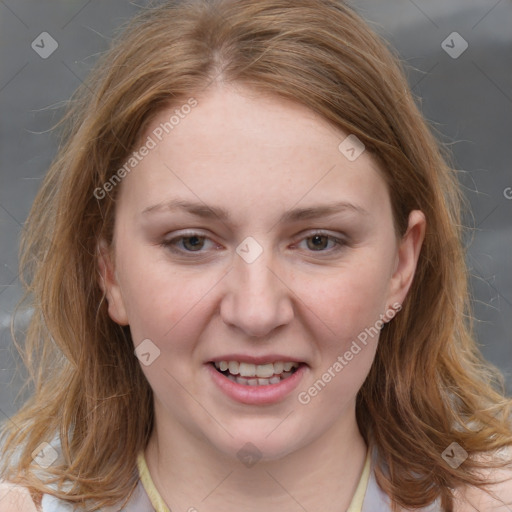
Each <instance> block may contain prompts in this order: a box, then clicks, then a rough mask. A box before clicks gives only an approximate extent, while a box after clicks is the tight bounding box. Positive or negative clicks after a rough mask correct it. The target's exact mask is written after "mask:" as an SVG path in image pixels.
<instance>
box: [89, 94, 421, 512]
mask: <svg viewBox="0 0 512 512" xmlns="http://www.w3.org/2000/svg"><path fill="white" fill-rule="evenodd" d="M196 98H197V100H198V105H197V106H196V107H195V108H194V109H193V110H192V111H191V112H190V113H189V114H188V115H187V116H186V117H185V118H184V119H182V120H181V121H180V124H179V125H177V126H175V127H174V129H173V131H172V132H170V133H169V134H168V135H166V136H165V137H164V138H163V140H162V141H161V142H159V143H158V144H157V146H156V147H155V148H154V149H152V150H151V151H150V152H149V154H148V155H147V156H146V157H144V159H143V160H142V161H141V162H140V163H139V164H138V165H137V167H136V169H134V170H133V171H132V172H131V173H130V174H128V175H127V176H126V178H125V179H124V180H123V182H122V184H121V185H119V186H120V187H121V189H120V190H119V191H118V192H119V199H118V202H117V205H116V223H115V230H114V244H113V247H112V248H110V249H111V251H109V248H108V247H107V245H106V243H105V242H104V241H101V243H100V244H99V254H100V257H99V265H100V270H101V279H100V285H101V286H102V288H103V290H104V291H105V292H106V295H107V300H108V304H109V315H110V317H111V318H112V320H114V321H115V322H117V323H118V324H120V325H129V326H130V330H131V333H132V337H133V340H134V345H135V346H138V345H139V344H140V343H141V342H142V341H143V340H145V339H150V340H151V342H152V343H154V345H156V346H157V347H158V349H159V350H160V355H159V357H157V358H156V359H155V360H154V361H153V362H152V363H151V364H150V365H149V366H144V365H143V366H142V369H143V371H144V373H145V375H146V377H147V379H148V381H149V383H150V385H151V387H152V389H153V391H154V400H155V418H156V427H155V430H154V432H153V434H152V436H151V440H150V442H149V445H148V448H147V450H146V452H145V455H146V460H147V463H148V467H149V470H150V473H151V476H152V478H153V480H154V482H155V485H156V487H157V489H158V491H159V492H160V494H161V496H162V497H163V499H164V500H165V501H166V503H167V505H168V506H169V507H171V508H172V510H189V509H190V507H195V508H197V510H200V511H201V512H205V511H214V510H220V509H221V507H222V510H224V511H225V512H231V511H235V510H237V511H238V510H240V509H243V510H247V511H256V510H258V511H259V510H267V511H298V510H303V509H306V510H308V511H310V512H312V511H320V510H322V511H332V512H334V511H336V512H339V510H345V509H346V508H347V507H348V506H349V504H350V501H351V499H352V496H353V494H354V492H355V489H356V486H357V483H358V481H359V478H360V474H361V471H362V468H363V464H364V459H365V456H366V450H367V447H366V444H365V442H364V440H363V438H362V437H361V434H360V432H359V430H358V427H357V423H356V418H355V398H356V394H357V392H358V390H359V389H360V387H361V386H362V384H363V382H364V380H365V378H366V376H367V374H368V372H369V370H370V367H371V364H372V361H373V359H374V355H375V350H376V347H377V341H378V336H375V337H374V338H370V341H369V342H368V344H367V345H366V346H365V347H364V348H363V349H362V350H361V351H360V352H359V353H358V354H357V355H356V356H354V358H353V359H352V360H351V361H350V362H349V364H347V365H346V366H345V367H344V368H343V370H342V371H341V372H338V373H336V376H335V377H334V378H332V380H331V381H330V382H329V383H328V384H327V385H326V386H325V387H324V388H323V390H322V391H321V392H320V393H319V394H318V395H317V396H316V397H314V398H313V399H312V400H311V401H310V403H308V404H306V405H304V404H301V403H299V401H298V400H297V394H298V392H300V391H304V390H307V389H308V388H309V387H310V386H312V384H313V383H314V382H315V381H317V380H318V379H319V378H320V377H321V376H322V374H323V373H324V372H326V371H327V369H328V368H329V367H332V365H333V363H334V362H335V361H336V360H337V358H338V356H340V355H343V354H344V353H345V352H346V351H347V350H348V349H349V347H350V346H351V343H352V341H353V340H355V339H356V338H357V336H358V334H360V333H361V332H362V331H364V329H365V328H369V327H371V326H373V325H375V323H376V321H377V320H379V318H380V315H382V314H384V313H385V312H386V310H388V309H389V307H390V306H391V305H393V304H397V303H398V304H401V303H402V302H403V300H404V298H405V296H406V294H407V292H408V290H409V287H410V285H411V282H412V278H413V276H414V271H415V268H416V264H417V260H418V255H419V251H420V248H421V244H422V241H423V238H424V233H425V218H424V215H423V214H422V213H421V212H419V211H413V212H411V214H410V217H409V227H408V230H407V232H406V234H405V235H404V237H403V238H399V237H397V235H396V233H395V231H394V227H393V217H392V211H391V204H390V199H389V194H388V191H387V189H386V185H385V182H384V180H383V177H382V172H381V170H380V169H379V167H378V165H377V163H376V161H375V160H374V159H373V157H372V156H371V155H370V154H369V152H367V151H365V152H363V153H362V154H361V155H360V156H359V157H358V158H357V159H356V160H355V161H349V160H348V159H347V158H346V157H345V156H344V155H343V154H342V153H341V152H340V150H339V149H338V145H339V144H340V143H341V142H342V141H343V140H344V139H345V137H346V136H347V135H348V134H347V133H343V132H341V131H339V130H336V129H334V128H333V127H332V126H331V125H330V124H329V123H327V122H326V121H325V120H324V119H323V118H321V117H319V116H318V115H316V114H315V113H313V112H311V111H310V110H308V109H306V108H305V107H303V106H300V105H297V104H295V103H292V102H289V101H286V100H283V99H280V98H276V97H269V96H262V95H261V94H260V93H257V92H255V91H252V90H249V89H247V88H242V87H236V88H235V87H233V86H231V87H229V88H228V87H227V86H225V85H216V86H213V87H211V88H209V89H208V90H207V91H206V93H205V94H203V95H201V96H197V97H196ZM175 108H176V107H175V106H173V107H172V108H169V110H166V111H162V112H161V113H160V114H159V115H158V116H157V118H155V119H154V121H153V123H152V125H151V126H150V127H149V129H148V132H147V133H146V134H144V136H143V138H141V141H144V140H146V137H147V136H148V135H150V134H151V132H152V130H153V129H154V128H155V127H156V126H158V125H159V123H161V122H165V121H166V120H168V119H169V117H170V115H171V114H172V112H173V110H174V109H175ZM176 198H180V199H183V200H187V201H193V202H199V203H203V204H205V205H207V206H208V207H215V206H217V207H218V206H221V207H224V208H225V209H227V210H228V212H229V213H230V215H231V217H232V218H231V220H223V221H221V220H220V219H219V218H213V219H204V218H199V217H196V216H193V215H191V214H189V213H186V212H183V211H179V210H176V211H171V210H165V209H162V210H159V211H153V212H151V213H146V214H142V213H141V212H142V211H143V210H144V209H146V208H148V207H151V206H153V205H157V204H160V203H165V202H168V201H170V200H172V199H176ZM337 201H344V202H347V203H351V204H353V205H356V206H357V207H358V208H360V209H363V210H364V211H365V213H361V212H360V211H356V210H354V209H352V208H346V209H344V210H343V211H341V212H339V213H337V214H334V215H331V216H324V217H321V218H316V219H308V220H299V221H295V222H292V223H283V222H279V220H278V219H279V217H280V216H281V215H282V214H283V213H284V212H286V211H288V210H290V209H293V208H303V207H309V206H317V205H325V204H326V203H331V202H337ZM186 230H193V231H195V232H197V233H198V234H199V235H200V236H204V237H206V239H205V241H204V243H203V244H202V245H201V243H199V252H197V251H196V252H194V251H193V250H192V249H191V247H192V248H193V247H194V245H193V244H192V243H191V240H190V239H185V240H184V239H181V240H179V239H178V240H177V241H176V242H175V243H174V248H175V249H176V250H177V251H179V250H180V249H181V253H180V254H177V253H175V252H172V250H171V246H168V247H165V246H162V245H161V243H162V242H163V241H164V240H170V239H173V238H177V237H179V236H180V235H181V236H185V235H188V236H191V235H190V233H186ZM318 230H323V231H326V232H327V234H328V235H330V236H333V237H337V238H339V239H340V240H342V241H343V244H342V245H341V246H340V250H338V251H335V250H334V248H335V247H336V245H335V243H334V242H333V241H328V240H329V239H324V238H322V239H320V241H318V240H317V241H316V245H315V243H314V241H315V240H313V236H314V234H315V233H316V232H317V231H318ZM248 236H251V237H253V238H254V239H255V240H256V241H257V242H258V243H259V245H260V246H261V248H262V250H263V252H262V254H261V255H260V256H259V257H258V259H256V261H254V262H253V263H250V264H249V263H247V262H246V261H244V259H242V258H241V257H240V256H239V255H238V254H237V253H236V248H237V246H238V245H239V244H240V243H241V242H242V241H243V240H244V239H245V238H246V237H248ZM196 243H197V241H196ZM316 246H319V247H320V250H316V251H315V248H316ZM187 249H188V253H187ZM398 314H400V313H398ZM233 352H236V353H243V354H252V355H256V356H257V355H262V354H269V353H280V354H285V355H289V356H290V357H294V358H298V359H300V360H301V361H304V362H306V363H307V365H308V366H307V370H306V372H305V374H304V376H303V378H302V381H301V382H300V384H299V386H298V388H297V389H296V390H295V391H294V392H292V393H291V394H290V395H289V396H287V397H285V398H284V399H283V400H281V401H280V402H278V403H275V404H268V405H248V404H243V403H239V402H235V401H233V400H232V399H231V398H229V397H227V396H226V395H225V394H223V393H222V392H221V391H220V390H219V388H218V387H217V386H216V385H215V384H214V383H213V381H212V379H211V377H210V374H209V372H208V371H207V366H206V365H205V363H206V362H208V361H210V360H212V359H214V358H216V357H218V356H220V355H223V354H228V353H233ZM247 442H250V443H252V444H253V445H255V446H256V447H257V448H258V450H259V451H260V452H261V454H262V458H261V459H260V460H259V461H258V462H257V463H256V464H255V465H253V466H251V467H246V466H245V465H244V464H243V463H242V462H241V461H240V460H239V459H238V457H237V452H238V451H239V450H240V449H241V448H242V447H243V446H244V445H245V443H247ZM311 489H322V492H321V493H311V492H310V491H311ZM302 507H303V508H302Z"/></svg>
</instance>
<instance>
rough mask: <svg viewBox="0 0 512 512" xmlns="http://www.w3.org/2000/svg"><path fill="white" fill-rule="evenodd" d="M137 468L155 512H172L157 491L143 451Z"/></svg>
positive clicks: (138, 458) (138, 459)
mask: <svg viewBox="0 0 512 512" xmlns="http://www.w3.org/2000/svg"><path fill="white" fill-rule="evenodd" d="M137 468H138V469H139V475H140V481H141V482H142V485H143V486H144V489H145V491H146V494H147V495H148V497H149V501H151V505H153V508H154V509H155V512H171V511H170V510H169V508H168V507H167V505H166V504H165V502H164V500H163V499H162V497H161V496H160V494H159V492H158V491H157V490H156V487H155V484H154V483H153V480H152V479H151V475H150V474H149V469H148V465H147V464H146V459H145V457H144V452H143V451H141V452H140V453H139V456H138V457H137Z"/></svg>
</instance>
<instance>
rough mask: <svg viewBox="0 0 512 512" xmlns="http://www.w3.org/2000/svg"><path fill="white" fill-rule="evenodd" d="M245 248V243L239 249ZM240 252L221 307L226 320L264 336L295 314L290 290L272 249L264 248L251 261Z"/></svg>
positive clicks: (249, 332) (247, 330) (236, 256)
mask: <svg viewBox="0 0 512 512" xmlns="http://www.w3.org/2000/svg"><path fill="white" fill-rule="evenodd" d="M243 248H244V246H243V243H242V244H240V247H239V250H238V251H237V252H239V251H240V249H242V250H243ZM245 248H246V247H245ZM250 250H254V247H252V248H250ZM239 254H241V255H239ZM239 254H237V255H235V261H234V268H233V271H232V272H230V283H229V294H228V296H227V297H226V298H225V299H224V304H223V307H222V308H221V311H223V317H224V321H225V322H226V323H228V324H231V325H234V326H236V327H238V328H240V329H242V330H243V331H245V332H246V334H248V335H250V336H265V335H266V334H268V333H269V332H270V331H272V330H273V329H275V328H276V327H279V326H280V325H284V324H286V323H288V322H289V321H290V320H291V318H292V317H293V306H292V304H291V302H290V297H289V295H290V293H291V292H290V291H289V289H288V288H287V287H286V286H285V284H284V283H283V281H282V279H283V278H282V277H280V276H279V270H278V269H275V266H276V265H275V261H274V260H273V257H272V254H271V251H270V250H262V251H261V253H260V254H259V255H258V256H257V257H256V259H254V260H252V261H251V258H245V257H244V253H243V252H242V253H240V252H239ZM253 256H254V253H253Z"/></svg>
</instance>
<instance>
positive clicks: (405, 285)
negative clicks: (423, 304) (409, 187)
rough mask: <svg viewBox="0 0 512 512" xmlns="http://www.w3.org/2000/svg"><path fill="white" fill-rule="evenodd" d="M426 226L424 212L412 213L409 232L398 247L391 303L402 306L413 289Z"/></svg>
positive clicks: (392, 281)
mask: <svg viewBox="0 0 512 512" xmlns="http://www.w3.org/2000/svg"><path fill="white" fill-rule="evenodd" d="M426 225H427V223H426V219H425V214H424V213H423V212H422V211H420V210H413V211H411V213H410V214H409V224H408V227H407V231H406V233H405V235H404V236H403V237H402V240H401V241H400V245H399V247H398V254H397V261H396V266H395V269H394V273H393V276H392V278H391V293H390V297H389V299H388V300H389V303H394V302H397V303H400V304H402V303H403V301H404V299H405V297H406V295H407V292H408V291H409V288H410V287H411V284H412V281H413V279H414V274H415V272H416V267H417V264H418V259H419V255H420V251H421V247H422V244H423V240H424V238H425V231H426Z"/></svg>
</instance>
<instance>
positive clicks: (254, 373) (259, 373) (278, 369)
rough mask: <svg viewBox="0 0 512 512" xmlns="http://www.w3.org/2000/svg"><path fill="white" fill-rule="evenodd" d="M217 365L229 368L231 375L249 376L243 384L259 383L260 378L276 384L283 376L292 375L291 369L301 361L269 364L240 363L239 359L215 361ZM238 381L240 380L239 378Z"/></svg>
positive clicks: (223, 368) (223, 369) (222, 369)
mask: <svg viewBox="0 0 512 512" xmlns="http://www.w3.org/2000/svg"><path fill="white" fill-rule="evenodd" d="M215 367H216V368H217V369H219V370H220V371H222V372H225V371H226V370H229V373H230V374H231V375H239V376H240V377H249V379H248V380H247V379H243V384H249V385H258V382H259V380H262V381H268V382H269V383H270V384H276V383H277V382H279V381H280V380H281V377H284V376H286V377H287V376H289V375H291V370H292V369H293V368H298V367H299V363H295V362H291V361H288V362H283V361H277V362H275V363H267V364H252V363H240V362H238V361H218V362H216V363H215ZM283 371H284V373H283ZM274 376H275V377H274ZM254 377H256V378H254ZM276 379H277V380H276ZM241 380H242V379H241ZM236 382H238V379H237V381H236ZM253 383H254V384H253ZM266 383H267V382H264V384H266ZM260 385H262V384H260Z"/></svg>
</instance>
